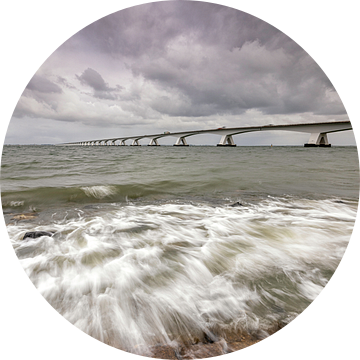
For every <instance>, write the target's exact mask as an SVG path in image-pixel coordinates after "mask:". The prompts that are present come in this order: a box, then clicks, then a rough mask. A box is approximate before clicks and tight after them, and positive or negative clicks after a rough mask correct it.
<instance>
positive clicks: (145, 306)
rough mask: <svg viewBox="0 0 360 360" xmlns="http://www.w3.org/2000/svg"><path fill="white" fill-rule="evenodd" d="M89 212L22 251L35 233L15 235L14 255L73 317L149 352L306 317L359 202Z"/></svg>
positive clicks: (16, 231) (102, 335)
mask: <svg viewBox="0 0 360 360" xmlns="http://www.w3.org/2000/svg"><path fill="white" fill-rule="evenodd" d="M79 214H80V215H79V218H78V219H76V220H71V221H62V222H59V223H55V224H52V225H51V227H52V229H54V230H57V231H58V232H59V235H56V236H55V237H53V238H49V237H42V238H38V239H32V240H28V241H22V240H21V238H22V236H23V234H24V232H25V231H29V230H30V229H28V228H27V226H28V225H26V224H20V223H19V224H18V225H12V226H9V227H8V231H9V234H10V237H11V239H12V242H13V246H14V249H15V250H16V251H17V252H18V254H25V255H22V256H20V258H21V263H22V266H23V267H24V269H25V271H26V272H27V274H28V275H29V277H30V279H31V280H32V281H33V283H34V284H35V286H36V287H37V288H38V290H39V291H40V292H41V294H42V295H43V296H44V297H45V298H46V299H47V300H48V301H49V303H50V304H51V305H52V306H53V307H54V308H55V309H56V310H57V311H58V312H60V313H61V314H62V315H63V316H64V317H65V318H66V319H68V320H69V321H70V322H71V323H73V324H74V325H76V326H77V327H79V328H80V329H81V330H83V331H85V332H87V333H88V334H90V335H91V336H94V337H95V338H97V339H99V340H101V341H104V342H106V343H109V344H110V345H113V346H116V347H120V348H123V349H127V350H129V351H132V352H138V353H142V354H143V353H145V352H146V349H147V347H148V346H149V345H153V344H156V343H171V342H172V341H175V340H176V339H178V338H179V336H182V337H183V338H185V339H191V337H192V336H195V337H196V336H200V335H199V334H202V333H203V331H204V330H206V329H213V328H217V329H220V328H222V329H227V328H228V329H230V328H235V327H238V328H245V329H247V330H254V329H256V328H259V327H263V328H266V326H267V325H268V324H269V322H270V321H275V320H276V319H280V318H281V317H282V316H290V315H289V314H292V315H291V316H296V315H297V314H298V313H300V312H301V311H302V309H304V308H305V307H306V306H307V305H308V304H309V302H310V301H312V300H313V299H314V298H315V297H316V296H317V295H318V294H319V292H320V291H321V290H322V288H323V287H324V286H325V285H326V284H327V282H328V278H329V276H331V274H332V272H333V271H335V269H336V267H337V265H338V263H339V261H340V260H341V257H342V255H343V253H344V251H345V249H346V246H347V243H348V240H349V239H350V235H351V231H352V227H353V224H354V221H355V216H356V204H343V203H335V202H334V201H330V200H324V201H315V200H314V201H312V200H297V201H294V200H289V199H268V200H266V201H264V202H262V203H260V204H257V205H249V206H243V207H238V208H232V207H210V206H200V205H199V206H195V205H182V204H164V205H148V206H133V205H128V206H124V207H119V208H118V209H117V210H115V211H113V212H110V213H109V212H108V213H106V214H101V213H99V214H97V216H94V217H91V218H88V217H86V218H85V217H83V215H82V214H81V213H79ZM33 230H34V229H33ZM35 230H47V228H46V227H45V226H43V225H42V226H38V227H37V228H36V229H35ZM24 249H25V250H26V251H28V252H26V251H25V250H24ZM21 251H25V252H23V253H22V252H21ZM294 304H297V305H296V306H295V305H294ZM274 307H275V308H276V309H282V310H281V311H279V312H276V311H274ZM294 314H295V315H294Z"/></svg>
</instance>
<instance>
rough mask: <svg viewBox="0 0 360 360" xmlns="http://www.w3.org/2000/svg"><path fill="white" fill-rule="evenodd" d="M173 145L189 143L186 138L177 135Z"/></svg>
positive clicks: (186, 144)
mask: <svg viewBox="0 0 360 360" xmlns="http://www.w3.org/2000/svg"><path fill="white" fill-rule="evenodd" d="M174 146H189V144H188V143H187V142H186V139H185V138H184V137H179V138H178V139H177V140H176V143H175V144H174Z"/></svg>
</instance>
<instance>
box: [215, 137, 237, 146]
mask: <svg viewBox="0 0 360 360" xmlns="http://www.w3.org/2000/svg"><path fill="white" fill-rule="evenodd" d="M217 146H236V144H235V143H234V139H233V137H232V135H224V136H222V137H221V140H220V143H219V144H217Z"/></svg>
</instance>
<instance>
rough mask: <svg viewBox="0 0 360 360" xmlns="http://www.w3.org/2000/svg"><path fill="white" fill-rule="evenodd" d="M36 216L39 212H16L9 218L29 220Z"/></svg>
mask: <svg viewBox="0 0 360 360" xmlns="http://www.w3.org/2000/svg"><path fill="white" fill-rule="evenodd" d="M37 216H39V214H36V213H26V214H16V215H14V216H13V217H12V218H11V220H31V219H34V218H35V217H37Z"/></svg>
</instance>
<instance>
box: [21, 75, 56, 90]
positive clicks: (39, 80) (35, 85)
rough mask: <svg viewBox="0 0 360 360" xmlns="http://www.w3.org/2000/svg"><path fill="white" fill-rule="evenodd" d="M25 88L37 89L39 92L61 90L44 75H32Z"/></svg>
mask: <svg viewBox="0 0 360 360" xmlns="http://www.w3.org/2000/svg"><path fill="white" fill-rule="evenodd" d="M26 89H29V90H32V91H38V92H41V93H58V94H60V93H61V92H62V90H61V88H60V86H58V85H56V84H55V83H53V82H52V81H50V80H48V79H46V78H45V77H42V76H39V75H36V74H35V75H34V76H33V78H32V79H31V80H30V82H29V83H28V85H27V86H26Z"/></svg>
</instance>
